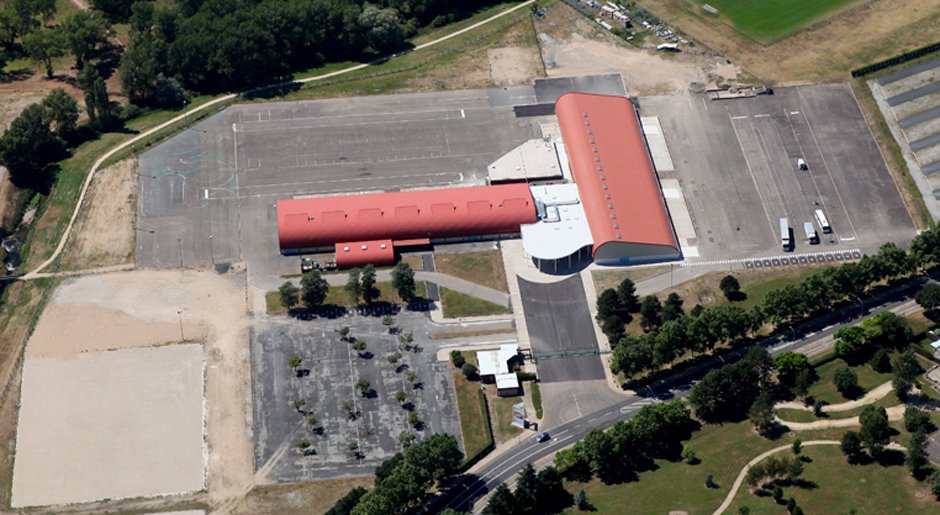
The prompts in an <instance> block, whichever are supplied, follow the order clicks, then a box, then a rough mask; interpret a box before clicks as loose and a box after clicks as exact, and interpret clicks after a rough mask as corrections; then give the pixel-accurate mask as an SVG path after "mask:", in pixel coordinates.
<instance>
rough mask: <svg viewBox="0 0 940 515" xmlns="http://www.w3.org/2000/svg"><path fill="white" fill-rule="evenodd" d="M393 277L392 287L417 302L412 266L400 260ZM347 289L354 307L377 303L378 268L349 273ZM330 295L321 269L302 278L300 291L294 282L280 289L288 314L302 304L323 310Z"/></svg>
mask: <svg viewBox="0 0 940 515" xmlns="http://www.w3.org/2000/svg"><path fill="white" fill-rule="evenodd" d="M391 275H392V287H393V288H395V291H396V292H397V293H398V296H399V297H400V298H401V299H402V300H403V301H405V302H412V301H414V300H416V299H417V296H416V294H415V273H414V270H413V269H412V268H411V265H409V264H408V263H405V262H404V261H400V262H398V264H396V265H395V267H394V268H393V269H392V274H391ZM343 289H344V290H345V291H346V293H347V294H348V295H349V297H350V300H351V301H352V302H353V304H356V305H358V304H359V302H360V300H361V301H362V302H363V303H365V304H367V305H368V304H372V303H373V302H375V301H377V300H378V299H379V296H380V295H381V293H382V292H381V291H380V290H379V288H378V286H377V279H376V269H375V266H373V265H366V266H364V267H362V268H353V269H351V270H349V272H348V278H347V280H346V284H345V285H344V286H343ZM329 293H330V285H329V283H327V282H326V279H324V278H323V274H321V273H320V271H319V270H311V271H309V272H305V273H304V274H303V276H302V277H301V278H300V287H299V288H298V287H297V286H296V285H294V283H293V282H292V281H286V282H284V284H282V285H281V286H280V287H279V288H278V297H279V299H280V301H281V305H282V306H284V307H285V308H286V309H287V310H288V311H291V310H293V309H294V307H296V306H298V305H301V304H302V305H303V307H304V308H306V309H307V310H310V311H314V310H316V309H319V308H321V307H323V303H324V302H325V301H326V298H327V295H329Z"/></svg>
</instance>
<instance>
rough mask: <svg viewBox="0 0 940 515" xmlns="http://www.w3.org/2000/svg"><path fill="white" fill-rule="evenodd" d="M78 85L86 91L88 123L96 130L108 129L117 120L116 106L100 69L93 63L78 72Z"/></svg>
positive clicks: (87, 64) (86, 64)
mask: <svg viewBox="0 0 940 515" xmlns="http://www.w3.org/2000/svg"><path fill="white" fill-rule="evenodd" d="M78 85H79V87H81V88H82V90H84V91H85V111H86V112H87V113H88V124H89V125H90V126H91V127H92V128H93V129H95V130H107V129H109V128H111V127H112V126H113V125H114V123H115V120H116V117H115V116H114V106H112V105H111V99H110V98H109V97H108V90H107V89H106V88H105V84H104V79H102V78H101V75H99V74H98V69H97V68H95V67H94V66H92V64H91V63H87V62H86V63H85V67H84V68H82V71H81V72H80V73H79V74H78Z"/></svg>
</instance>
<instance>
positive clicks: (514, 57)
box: [487, 47, 542, 86]
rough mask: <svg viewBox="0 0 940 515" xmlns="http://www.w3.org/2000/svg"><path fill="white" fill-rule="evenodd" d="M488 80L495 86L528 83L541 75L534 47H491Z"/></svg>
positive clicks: (537, 54) (537, 55) (538, 59)
mask: <svg viewBox="0 0 940 515" xmlns="http://www.w3.org/2000/svg"><path fill="white" fill-rule="evenodd" d="M487 55H488V56H489V60H490V80H492V81H493V84H494V85H496V86H516V85H519V84H529V83H531V82H532V79H533V78H535V77H539V76H541V75H542V73H541V68H542V62H541V57H539V52H538V48H536V47H504V48H491V49H490V50H489V51H488V52H487Z"/></svg>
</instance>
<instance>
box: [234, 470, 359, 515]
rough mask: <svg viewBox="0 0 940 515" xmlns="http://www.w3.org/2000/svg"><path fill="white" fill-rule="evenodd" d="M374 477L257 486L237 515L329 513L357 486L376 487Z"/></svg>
mask: <svg viewBox="0 0 940 515" xmlns="http://www.w3.org/2000/svg"><path fill="white" fill-rule="evenodd" d="M374 482H375V479H374V478H373V477H372V476H361V477H344V478H340V479H327V480H322V481H313V482H305V483H294V484H288V485H264V486H256V487H254V488H252V489H251V491H249V492H248V495H247V496H245V500H244V502H241V503H238V506H237V507H235V509H234V511H232V514H233V515H308V514H322V513H326V511H327V510H329V509H330V508H331V507H332V506H333V505H334V504H336V501H338V500H339V499H340V498H341V497H343V496H344V495H346V494H347V493H349V491H350V490H352V489H353V488H355V487H357V486H361V487H363V488H372V486H373V483H374Z"/></svg>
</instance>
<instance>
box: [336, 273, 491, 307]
mask: <svg viewBox="0 0 940 515" xmlns="http://www.w3.org/2000/svg"><path fill="white" fill-rule="evenodd" d="M323 278H324V279H326V282H327V283H329V284H330V286H343V285H345V284H346V281H348V280H349V274H347V273H339V274H324V275H323ZM375 278H376V280H378V281H391V280H392V272H391V271H390V270H378V271H376V273H375ZM415 280H417V281H431V282H432V283H435V284H437V285H438V286H443V287H444V288H447V289H450V290H454V291H458V292H460V293H463V294H466V295H470V296H471V297H476V298H478V299H483V300H486V301H489V302H492V303H494V304H499V305H500V306H509V294H508V293H506V292H502V291H499V290H494V289H493V288H487V287H486V286H481V285H479V284H476V283H473V282H470V281H468V280H466V279H461V278H459V277H454V276H452V275H447V274H442V273H440V272H422V271H415ZM501 318H507V317H505V316H504V317H501Z"/></svg>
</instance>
